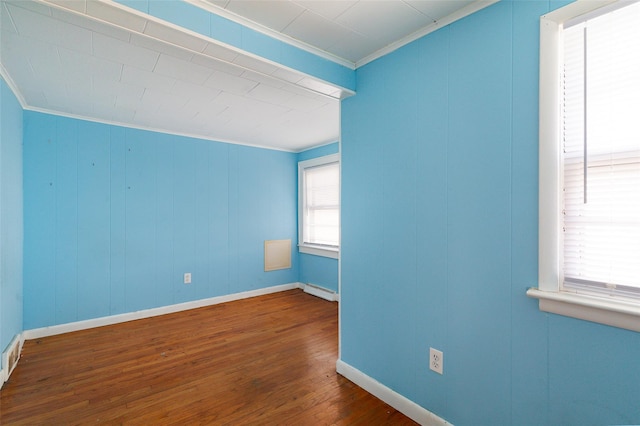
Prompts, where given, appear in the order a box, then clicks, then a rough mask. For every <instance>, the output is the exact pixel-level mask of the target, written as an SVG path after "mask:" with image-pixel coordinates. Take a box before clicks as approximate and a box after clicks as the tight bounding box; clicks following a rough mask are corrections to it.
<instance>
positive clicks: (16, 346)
mask: <svg viewBox="0 0 640 426" xmlns="http://www.w3.org/2000/svg"><path fill="white" fill-rule="evenodd" d="M21 351H22V339H21V337H20V335H16V336H15V337H14V338H13V340H12V341H11V343H9V346H7V349H6V350H5V351H4V352H3V353H2V366H3V367H4V375H3V377H0V387H2V385H3V384H4V382H6V381H7V380H9V376H10V375H11V373H13V370H14V369H15V368H16V365H18V360H19V359H20V352H21Z"/></svg>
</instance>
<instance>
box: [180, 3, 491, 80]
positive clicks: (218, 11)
mask: <svg viewBox="0 0 640 426" xmlns="http://www.w3.org/2000/svg"><path fill="white" fill-rule="evenodd" d="M184 1H185V2H187V3H191V4H193V5H194V6H197V7H199V8H201V9H204V10H206V11H208V12H210V13H213V14H214V15H218V16H221V17H223V18H226V19H229V20H231V21H233V22H235V23H237V24H240V25H242V26H244V27H247V28H250V29H252V30H254V31H257V32H259V33H262V34H265V35H267V36H269V37H271V38H274V39H276V40H279V41H281V42H284V43H287V44H290V45H292V46H295V47H297V48H300V49H302V50H305V51H307V52H309V53H312V54H314V55H316V56H320V57H321V58H324V59H327V60H329V61H332V62H335V63H336V64H338V65H342V66H344V67H347V68H349V69H352V70H354V69H356V64H354V63H353V62H351V61H348V60H346V59H344V58H341V57H339V56H336V55H333V54H331V53H329V52H327V51H325V50H322V49H319V48H317V47H315V46H311V45H310V44H307V43H305V42H302V41H300V40H297V39H295V38H293V37H290V36H288V35H286V34H283V33H281V32H278V31H275V30H272V29H271V28H268V27H265V26H264V25H260V24H258V23H256V22H254V21H251V20H249V19H247V18H245V17H243V16H240V15H237V14H235V13H233V12H231V11H229V10H227V9H223V8H221V7H216V6H214V5H212V4H211V3H208V2H206V1H205V0H184ZM496 1H498V0H496Z"/></svg>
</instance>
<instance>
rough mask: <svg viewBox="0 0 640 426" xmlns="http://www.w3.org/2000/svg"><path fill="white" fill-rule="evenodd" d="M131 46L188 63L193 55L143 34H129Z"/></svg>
mask: <svg viewBox="0 0 640 426" xmlns="http://www.w3.org/2000/svg"><path fill="white" fill-rule="evenodd" d="M131 44H133V45H135V46H138V47H142V48H144V49H149V50H153V51H154V52H157V53H158V54H160V53H164V54H167V55H170V56H173V57H174V58H178V59H182V60H185V61H190V60H191V58H193V57H194V53H193V52H191V51H190V50H186V49H183V48H182V47H178V46H174V45H173V44H170V43H166V42H164V41H162V40H158V39H155V38H152V37H149V36H147V35H144V34H136V33H131Z"/></svg>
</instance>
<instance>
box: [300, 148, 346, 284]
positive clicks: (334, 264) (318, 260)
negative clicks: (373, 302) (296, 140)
mask: <svg viewBox="0 0 640 426" xmlns="http://www.w3.org/2000/svg"><path fill="white" fill-rule="evenodd" d="M339 151H340V145H339V143H338V142H336V143H332V144H329V145H324V146H320V147H317V148H313V149H308V150H306V151H302V152H300V153H298V161H304V160H310V159H312V158H318V157H323V156H325V155H331V154H337V153H338V152H339ZM298 256H299V258H300V282H303V283H306V284H315V285H318V286H320V287H324V288H326V289H329V290H333V291H335V292H336V293H338V259H331V258H329V257H323V256H315V255H312V254H306V253H299V254H298Z"/></svg>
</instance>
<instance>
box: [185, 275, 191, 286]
mask: <svg viewBox="0 0 640 426" xmlns="http://www.w3.org/2000/svg"><path fill="white" fill-rule="evenodd" d="M184 283H185V284H191V272H185V273H184Z"/></svg>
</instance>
